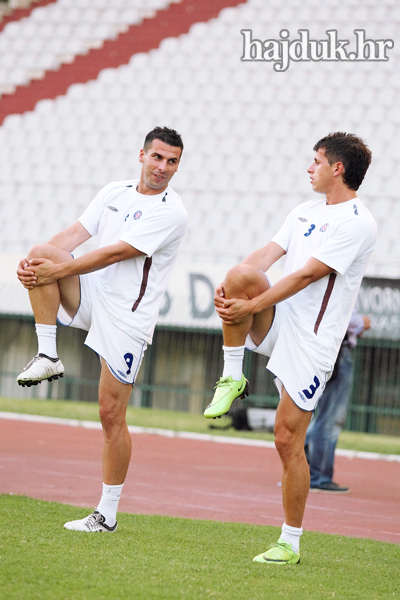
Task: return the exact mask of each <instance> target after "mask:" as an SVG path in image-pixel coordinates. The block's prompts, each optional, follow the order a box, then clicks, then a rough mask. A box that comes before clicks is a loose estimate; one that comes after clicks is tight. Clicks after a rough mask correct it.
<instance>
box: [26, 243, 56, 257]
mask: <svg viewBox="0 0 400 600" xmlns="http://www.w3.org/2000/svg"><path fill="white" fill-rule="evenodd" d="M51 248H52V246H50V244H36V245H35V246H33V247H32V248H31V249H30V250H29V252H28V256H27V258H28V260H30V259H31V258H49V254H50V249H51Z"/></svg>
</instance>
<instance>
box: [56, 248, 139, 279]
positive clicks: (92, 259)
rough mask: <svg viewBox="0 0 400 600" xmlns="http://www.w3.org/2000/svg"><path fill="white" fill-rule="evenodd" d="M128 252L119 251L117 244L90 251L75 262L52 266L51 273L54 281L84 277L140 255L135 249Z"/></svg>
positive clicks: (124, 250)
mask: <svg viewBox="0 0 400 600" xmlns="http://www.w3.org/2000/svg"><path fill="white" fill-rule="evenodd" d="M126 245H127V244H126ZM130 250H131V251H130V252H127V251H126V249H125V248H124V249H121V248H120V246H119V244H114V245H112V246H105V247H104V248H99V249H97V250H92V251H91V252H88V253H87V254H84V255H83V256H80V257H79V258H76V259H75V260H72V261H69V262H64V263H59V264H57V265H54V267H53V273H54V276H55V278H56V279H62V278H63V277H70V276H72V275H84V274H85V273H92V272H93V271H98V270H100V269H104V268H105V267H108V266H110V265H113V264H114V263H117V262H120V261H122V260H127V259H128V258H134V257H135V256H140V255H141V254H142V253H141V252H139V251H138V250H135V248H130Z"/></svg>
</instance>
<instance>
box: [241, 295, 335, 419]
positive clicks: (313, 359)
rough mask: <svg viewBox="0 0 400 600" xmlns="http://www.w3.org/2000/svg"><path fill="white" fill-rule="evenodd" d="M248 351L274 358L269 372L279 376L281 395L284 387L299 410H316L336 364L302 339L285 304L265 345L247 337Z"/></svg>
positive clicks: (270, 363) (277, 307)
mask: <svg viewBox="0 0 400 600" xmlns="http://www.w3.org/2000/svg"><path fill="white" fill-rule="evenodd" d="M246 348H247V349H248V350H252V351H254V352H257V353H258V354H263V355H264V356H269V357H270V359H269V361H268V365H267V369H268V370H269V371H271V373H272V374H273V375H275V385H276V387H277V388H278V391H279V395H280V396H281V395H282V386H283V387H284V388H285V390H286V391H287V393H288V394H289V396H290V397H291V398H292V400H293V401H294V402H295V404H296V405H297V406H298V407H299V408H301V409H302V410H305V411H311V410H315V407H316V406H317V403H318V400H319V399H320V397H321V396H322V393H323V391H324V389H325V386H326V384H327V382H328V381H329V379H330V377H331V375H332V371H333V366H334V365H333V364H332V363H330V362H329V358H328V357H324V356H323V355H321V352H320V351H319V349H318V348H313V346H312V345H311V344H310V343H309V342H308V341H307V340H305V339H304V338H303V337H301V334H300V333H299V331H298V329H297V327H296V325H295V323H294V322H293V320H292V319H291V316H290V313H289V312H288V310H287V308H286V305H285V303H284V302H281V303H279V304H277V305H276V306H275V316H274V320H273V322H272V325H271V329H270V330H269V332H268V334H267V335H266V337H265V338H264V340H263V341H262V342H261V344H260V345H259V346H256V344H255V343H254V342H253V340H252V339H251V338H250V336H247V339H246Z"/></svg>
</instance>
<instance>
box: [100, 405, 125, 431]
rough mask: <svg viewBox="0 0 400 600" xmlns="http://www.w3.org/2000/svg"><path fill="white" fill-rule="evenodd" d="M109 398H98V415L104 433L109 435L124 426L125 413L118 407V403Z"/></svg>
mask: <svg viewBox="0 0 400 600" xmlns="http://www.w3.org/2000/svg"><path fill="white" fill-rule="evenodd" d="M110 400H111V399H109V398H108V399H105V398H104V397H103V398H100V402H99V415H100V421H101V425H102V428H103V431H104V433H105V435H107V436H110V435H112V434H113V433H115V432H117V431H119V430H120V429H121V427H125V425H126V420H125V413H124V411H121V410H120V408H119V407H118V403H116V402H113V401H112V400H111V401H110Z"/></svg>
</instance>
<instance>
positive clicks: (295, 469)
mask: <svg viewBox="0 0 400 600" xmlns="http://www.w3.org/2000/svg"><path fill="white" fill-rule="evenodd" d="M310 419H311V412H305V411H302V410H301V409H300V408H299V407H298V406H297V405H296V404H295V403H294V402H293V400H292V399H291V397H290V396H289V394H288V393H287V392H286V390H285V388H283V389H282V396H281V399H280V402H279V405H278V410H277V412H276V421H275V446H276V449H277V451H278V454H279V457H280V459H281V462H282V467H283V475H282V500H283V509H284V512H285V523H286V524H287V525H290V526H291V527H301V524H302V522H303V516H304V510H305V506H306V501H307V496H308V491H309V487H310V471H309V468H308V464H307V460H306V455H305V452H304V441H305V437H306V432H307V427H308V424H309V422H310Z"/></svg>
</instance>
